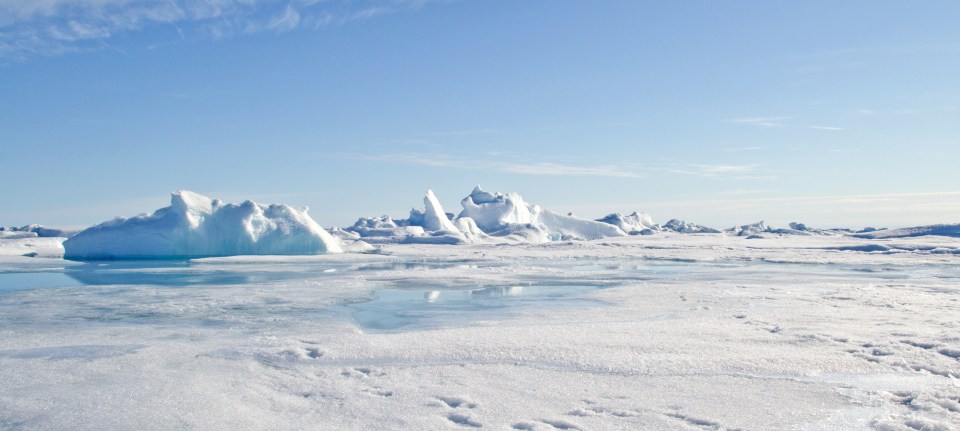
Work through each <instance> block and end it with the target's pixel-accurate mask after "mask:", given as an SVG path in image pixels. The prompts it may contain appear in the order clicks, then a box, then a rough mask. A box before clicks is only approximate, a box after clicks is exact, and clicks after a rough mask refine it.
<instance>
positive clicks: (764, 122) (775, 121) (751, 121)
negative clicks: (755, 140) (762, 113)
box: [727, 117, 793, 127]
mask: <svg viewBox="0 0 960 431" xmlns="http://www.w3.org/2000/svg"><path fill="white" fill-rule="evenodd" d="M791 118H793V117H739V118H731V119H729V120H727V121H729V122H731V123H736V124H744V125H747V126H757V127H783V125H784V122H785V121H786V120H789V119H791Z"/></svg>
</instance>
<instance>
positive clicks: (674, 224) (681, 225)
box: [661, 219, 720, 233]
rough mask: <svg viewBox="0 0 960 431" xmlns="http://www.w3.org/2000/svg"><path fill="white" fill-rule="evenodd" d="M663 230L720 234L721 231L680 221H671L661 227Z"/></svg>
mask: <svg viewBox="0 0 960 431" xmlns="http://www.w3.org/2000/svg"><path fill="white" fill-rule="evenodd" d="M661 229H662V230H665V231H669V232H678V233H720V231H718V230H716V229H712V228H709V227H706V226H701V225H698V224H695V223H687V222H685V221H683V220H679V219H670V220H669V221H667V223H666V224H664V225H663V226H661Z"/></svg>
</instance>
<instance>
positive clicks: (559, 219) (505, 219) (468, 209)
mask: <svg viewBox="0 0 960 431" xmlns="http://www.w3.org/2000/svg"><path fill="white" fill-rule="evenodd" d="M460 204H461V205H462V206H463V211H462V212H461V213H460V217H461V218H463V217H470V218H472V219H473V220H474V221H475V222H476V224H477V226H478V227H479V228H480V229H481V230H483V231H484V232H485V233H486V234H488V235H492V236H501V237H506V236H514V237H522V238H524V239H526V240H528V241H535V242H542V241H547V240H561V239H564V240H565V239H587V240H590V239H600V238H607V237H614V236H624V235H626V233H625V232H624V231H623V230H621V229H620V228H618V227H617V226H614V225H611V224H608V223H602V222H599V221H594V220H587V219H582V218H579V217H574V216H572V215H563V214H559V213H556V212H553V211H550V210H544V209H542V208H540V206H539V205H531V204H528V203H526V202H524V200H523V198H522V197H521V196H520V195H519V194H517V193H514V192H510V193H506V194H504V193H499V192H497V193H490V192H487V191H484V190H483V189H481V188H480V186H476V187H475V188H474V189H473V192H471V193H470V195H468V196H467V197H465V198H463V200H462V201H461V202H460Z"/></svg>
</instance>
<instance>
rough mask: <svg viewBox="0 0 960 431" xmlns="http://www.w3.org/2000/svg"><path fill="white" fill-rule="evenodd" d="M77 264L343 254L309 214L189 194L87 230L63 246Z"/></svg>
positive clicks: (299, 210) (173, 195)
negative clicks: (224, 201) (158, 206)
mask: <svg viewBox="0 0 960 431" xmlns="http://www.w3.org/2000/svg"><path fill="white" fill-rule="evenodd" d="M63 247H64V253H65V254H64V256H65V258H67V259H74V260H95V259H164V258H193V257H207V256H232V255H243V254H253V255H297V254H321V253H339V252H341V248H340V242H339V241H338V240H337V239H335V238H334V237H333V236H331V235H330V234H329V233H327V231H325V230H324V229H323V228H321V227H320V226H319V225H318V224H317V223H316V222H315V221H313V219H311V218H310V216H309V215H307V209H306V208H304V209H296V208H293V207H290V206H287V205H260V204H257V203H255V202H253V201H249V200H248V201H245V202H243V203H240V204H224V203H223V202H221V201H220V200H218V199H210V198H208V197H206V196H202V195H199V194H196V193H193V192H189V191H179V192H175V193H173V194H172V195H171V198H170V206H169V207H165V208H161V209H159V210H157V211H155V212H153V213H150V214H143V215H139V216H136V217H132V218H129V219H125V218H117V219H114V220H111V221H108V222H105V223H102V224H100V225H97V226H94V227H91V228H88V229H86V230H84V231H82V232H80V233H78V234H77V235H75V236H73V237H71V238H69V239H67V240H66V241H64V243H63Z"/></svg>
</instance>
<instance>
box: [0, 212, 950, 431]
mask: <svg viewBox="0 0 960 431" xmlns="http://www.w3.org/2000/svg"><path fill="white" fill-rule="evenodd" d="M514 226H517V227H520V226H524V225H514ZM55 243H56V241H55V240H53V239H51V238H32V239H26V238H24V239H11V240H6V239H4V240H0V250H7V249H9V250H10V253H8V254H3V253H0V382H2V383H0V387H2V390H0V429H4V430H6V429H10V430H19V429H44V430H72V429H136V430H143V431H149V430H165V429H283V430H286V429H320V430H345V431H350V430H369V429H378V430H379V429H390V430H394V429H396V430H462V429H489V430H556V429H567V430H574V429H579V430H646V429H649V430H661V429H662V430H674V429H677V430H733V429H743V430H863V429H875V430H956V429H960V404H958V402H960V382H958V376H960V338H958V336H957V333H958V330H960V324H958V322H957V318H956V316H958V315H960V301H958V298H960V287H958V283H957V280H958V279H960V270H958V268H960V253H956V251H957V250H958V247H960V245H958V244H957V241H956V239H954V238H949V237H943V236H934V235H930V236H925V237H911V238H899V239H884V240H882V241H876V240H871V239H860V238H853V237H850V236H839V235H837V236H815V235H811V236H799V235H791V236H786V235H785V236H771V237H768V238H763V239H754V240H747V239H746V238H745V237H735V236H730V235H716V234H714V235H682V234H677V233H674V232H661V233H658V234H657V235H653V236H646V237H636V236H624V237H616V238H606V239H602V240H597V241H585V242H571V241H561V242H548V243H543V244H529V243H527V244H515V245H510V246H504V245H503V244H495V243H477V244H465V245H461V246H457V247H448V246H443V247H441V246H432V245H420V244H387V245H384V246H383V247H382V248H381V249H380V250H382V252H381V253H376V254H328V255H312V256H234V257H219V258H206V259H195V260H192V261H190V263H189V265H183V264H181V263H179V262H95V263H82V262H69V261H64V260H62V259H59V258H55V257H44V255H45V254H48V253H53V252H55V250H56V247H54V246H53V245H54V244H55ZM878 243H882V244H883V245H884V246H885V247H887V248H888V250H886V251H884V252H879V253H878V252H869V249H860V246H863V245H869V244H878ZM30 249H32V250H35V251H37V252H38V256H37V257H33V258H27V257H22V256H19V255H15V254H14V253H19V252H20V251H23V250H30ZM25 283H26V284H25ZM30 283H32V285H31V284H30ZM4 288H10V289H8V290H3V289H4ZM391 322H392V323H393V324H391Z"/></svg>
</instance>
